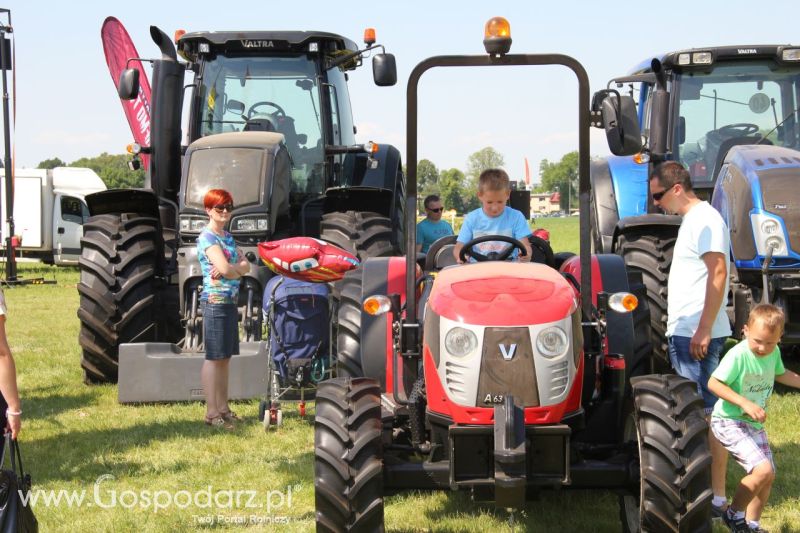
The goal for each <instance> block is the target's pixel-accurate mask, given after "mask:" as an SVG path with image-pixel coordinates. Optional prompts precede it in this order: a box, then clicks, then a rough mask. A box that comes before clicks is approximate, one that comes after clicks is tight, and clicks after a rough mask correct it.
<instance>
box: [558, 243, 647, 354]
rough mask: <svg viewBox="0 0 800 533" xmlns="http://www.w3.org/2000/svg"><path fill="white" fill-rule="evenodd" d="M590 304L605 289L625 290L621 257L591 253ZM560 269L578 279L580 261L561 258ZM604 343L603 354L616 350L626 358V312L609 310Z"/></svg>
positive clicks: (629, 340) (629, 326) (629, 329)
mask: <svg viewBox="0 0 800 533" xmlns="http://www.w3.org/2000/svg"><path fill="white" fill-rule="evenodd" d="M591 266H592V303H593V305H595V306H596V305H597V294H598V293H600V292H605V293H608V294H611V293H614V292H629V291H630V286H629V285H628V273H627V270H626V268H625V263H624V261H623V259H622V257H620V256H618V255H614V254H595V255H592V262H591ZM561 271H562V272H566V273H569V274H571V275H572V276H573V277H574V278H575V279H577V280H579V279H581V263H580V258H579V257H578V256H573V257H570V258H569V259H567V260H566V261H564V264H563V265H562V266H561ZM606 319H607V321H608V332H607V334H608V342H607V343H606V345H605V346H606V349H605V353H619V354H623V355H625V356H626V358H628V355H630V354H632V353H633V334H634V331H633V321H632V320H631V316H630V314H627V313H626V314H623V313H617V312H615V311H609V312H608V314H607V316H606Z"/></svg>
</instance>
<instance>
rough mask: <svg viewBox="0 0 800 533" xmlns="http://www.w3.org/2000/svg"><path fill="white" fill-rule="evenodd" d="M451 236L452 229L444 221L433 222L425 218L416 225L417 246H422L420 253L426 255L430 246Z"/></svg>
mask: <svg viewBox="0 0 800 533" xmlns="http://www.w3.org/2000/svg"><path fill="white" fill-rule="evenodd" d="M452 234H453V227H452V226H451V225H450V223H449V222H447V221H444V220H439V221H438V222H434V221H432V220H430V219H427V218H426V219H425V220H422V221H420V222H419V223H418V224H417V244H421V245H422V250H421V251H422V253H427V252H428V249H429V248H430V247H431V244H433V243H434V242H436V241H437V240H439V239H441V238H442V237H447V236H448V235H452Z"/></svg>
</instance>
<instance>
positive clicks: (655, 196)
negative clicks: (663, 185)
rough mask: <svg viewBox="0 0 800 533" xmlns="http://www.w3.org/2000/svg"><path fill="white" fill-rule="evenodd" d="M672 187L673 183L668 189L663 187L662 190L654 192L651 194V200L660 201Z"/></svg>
mask: <svg viewBox="0 0 800 533" xmlns="http://www.w3.org/2000/svg"><path fill="white" fill-rule="evenodd" d="M674 187H675V185H673V186H672V187H670V188H669V189H664V190H663V191H658V192H654V193H653V194H652V196H653V200H654V201H656V202H660V201H661V199H662V198H664V195H665V194H667V193H668V192H669V191H671V190H672V189H673V188H674Z"/></svg>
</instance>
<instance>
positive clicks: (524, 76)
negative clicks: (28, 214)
mask: <svg viewBox="0 0 800 533" xmlns="http://www.w3.org/2000/svg"><path fill="white" fill-rule="evenodd" d="M654 5H655V4H652V3H646V2H632V1H628V0H619V1H617V2H613V3H603V2H593V1H578V0H561V1H558V2H541V1H537V0H527V1H518V2H503V1H495V2H473V1H469V0H461V1H453V2H433V1H427V2H423V1H418V0H406V1H402V2H380V1H377V2H357V3H346V2H330V1H329V2H318V1H315V0H308V1H305V2H285V1H282V2H277V1H269V0H261V1H258V2H250V1H227V2H225V1H219V0H216V1H214V2H209V1H205V0H196V1H193V2H169V1H163V0H162V1H160V2H154V1H150V0H140V1H138V2H137V1H128V2H117V1H112V0H107V1H104V2H99V1H86V2H55V1H52V2H41V1H38V0H25V1H20V0H15V1H11V2H6V3H5V4H4V7H6V8H9V9H11V15H12V23H13V26H14V39H15V46H16V77H17V78H16V85H17V103H16V105H17V108H16V109H17V114H16V124H15V131H14V133H13V134H12V139H14V142H15V146H14V148H15V153H16V166H17V167H22V166H28V167H30V166H35V165H36V164H37V163H38V162H39V161H41V160H43V159H47V158H50V157H60V158H61V159H63V160H65V161H67V162H72V161H74V160H76V159H78V158H80V157H83V156H95V155H99V154H100V153H101V152H109V153H123V152H124V149H125V145H126V144H127V143H129V142H131V139H132V137H131V134H130V129H129V127H128V124H127V122H126V120H125V117H124V115H123V112H122V107H121V106H120V103H119V101H118V99H117V96H116V92H115V89H114V86H113V84H112V81H111V77H110V75H109V73H108V69H107V67H106V64H105V59H104V57H103V49H102V45H101V42H100V27H101V24H102V22H103V20H104V19H105V17H107V16H109V15H113V16H115V17H117V18H119V19H120V20H121V21H122V23H123V24H124V25H125V27H126V28H127V30H128V32H129V33H130V35H131V38H132V39H133V41H134V43H135V44H136V47H137V49H138V51H139V54H140V55H141V56H143V57H156V56H157V50H156V48H155V45H153V44H152V42H151V40H150V37H149V26H150V25H151V24H154V25H157V26H159V27H160V28H161V29H162V30H164V31H165V32H166V33H167V34H168V35H172V33H173V32H174V30H175V29H178V28H183V29H186V30H187V31H201V30H256V29H273V30H321V31H331V32H334V33H339V34H342V35H345V36H347V37H349V38H351V39H352V40H354V41H356V42H359V43H360V42H361V36H362V35H363V30H364V28H366V27H374V28H376V30H377V36H378V42H380V43H382V44H384V45H385V46H386V48H387V51H389V52H392V53H394V54H395V56H396V58H397V65H398V84H397V85H396V86H395V87H390V88H385V87H376V86H375V85H373V83H372V76H371V68H370V67H369V64H365V66H364V67H362V68H361V69H359V70H358V71H356V72H355V73H352V74H351V77H350V80H351V83H350V90H351V101H352V105H353V111H354V118H355V123H356V125H357V126H358V130H359V135H358V138H359V140H360V141H368V140H373V141H376V142H384V143H390V144H394V145H395V146H397V147H398V148H399V149H400V151H401V153H403V154H405V152H406V145H405V107H406V106H405V94H406V82H407V80H408V74H409V73H410V71H411V70H412V69H413V67H414V66H415V65H416V64H417V63H418V62H420V61H421V60H423V59H425V58H426V57H429V56H432V55H443V54H482V53H483V46H482V39H483V24H484V23H485V21H486V20H487V19H489V18H490V17H492V16H497V15H499V16H504V17H506V18H507V19H509V21H510V22H511V30H512V37H513V41H514V44H513V46H512V53H556V52H557V53H564V54H567V55H571V56H573V57H574V58H576V59H577V60H579V61H580V62H581V63H582V64H583V65H584V67H585V68H586V70H587V72H588V74H589V80H590V83H591V90H592V92H594V91H595V90H598V89H601V88H604V87H605V85H606V82H607V81H608V79H609V78H611V77H613V76H615V75H620V74H624V73H627V72H628V70H629V69H630V68H631V67H633V66H634V65H636V64H638V63H639V62H641V61H642V60H644V59H646V58H648V57H650V56H652V55H654V54H658V53H661V52H665V51H669V50H674V49H679V48H689V47H700V46H711V45H722V44H773V43H775V44H778V43H792V44H800V35H799V34H798V32H797V22H796V17H795V16H794V14H795V13H796V6H797V4H796V3H795V2H792V3H790V2H789V1H786V0H777V1H771V2H762V3H758V4H756V3H753V2H749V1H742V0H727V1H724V2H723V1H708V0H707V1H705V2H698V1H696V0H695V1H688V0H676V1H673V2H670V3H668V4H663V6H664V7H660V8H658V9H657V10H656V9H654V7H653V6H654ZM137 6H139V7H137ZM639 6H645V7H644V8H643V9H640V8H639ZM501 70H502V72H501ZM534 71H535V72H534ZM10 84H11V77H10V76H9V85H10ZM577 104H578V102H577V92H576V88H575V84H574V78H573V77H572V76H571V74H570V73H568V72H567V71H565V70H562V69H558V68H555V67H548V68H546V69H542V70H536V69H532V68H525V69H519V68H514V69H472V70H471V71H466V70H462V71H450V70H449V69H448V70H447V71H443V70H437V71H431V72H429V73H428V74H426V75H425V76H423V78H422V82H421V85H420V139H421V142H420V148H419V155H420V157H421V158H427V159H430V160H431V161H433V162H434V163H435V164H436V165H437V166H438V167H439V168H440V169H447V168H453V167H455V168H459V169H461V170H464V169H466V162H467V158H468V156H469V155H470V154H472V153H473V152H475V151H477V150H479V149H481V148H483V147H485V146H490V145H491V146H493V147H494V148H495V149H496V150H497V151H499V152H500V153H501V154H503V156H504V157H505V161H506V165H505V166H506V168H507V170H508V171H509V173H510V174H511V175H512V178H514V179H522V177H523V172H524V170H523V169H524V158H526V157H527V158H528V160H529V162H530V166H531V173H532V176H533V180H534V181H536V180H537V172H538V170H537V169H538V165H539V161H540V160H542V159H545V158H547V159H550V160H558V159H559V158H560V157H561V155H563V154H564V153H566V152H568V151H570V150H573V149H575V146H576V143H577V134H576V131H577V128H576V118H575V117H576V115H575V108H576V106H577ZM586 105H588V102H586ZM594 132H595V133H593V135H592V154H593V155H603V154H606V153H607V152H608V150H607V148H606V146H605V142H604V140H603V137H602V134H600V132H599V130H594Z"/></svg>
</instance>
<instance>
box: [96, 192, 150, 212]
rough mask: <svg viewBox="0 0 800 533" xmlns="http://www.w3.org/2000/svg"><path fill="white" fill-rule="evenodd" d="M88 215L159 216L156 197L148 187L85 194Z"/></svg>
mask: <svg viewBox="0 0 800 533" xmlns="http://www.w3.org/2000/svg"><path fill="white" fill-rule="evenodd" d="M86 206H87V207H88V208H89V215H90V216H97V215H113V214H118V213H139V214H141V215H143V216H147V217H153V218H159V210H158V197H157V196H156V195H155V193H154V192H153V191H152V190H149V189H109V190H107V191H99V192H95V193H92V194H87V195H86Z"/></svg>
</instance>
